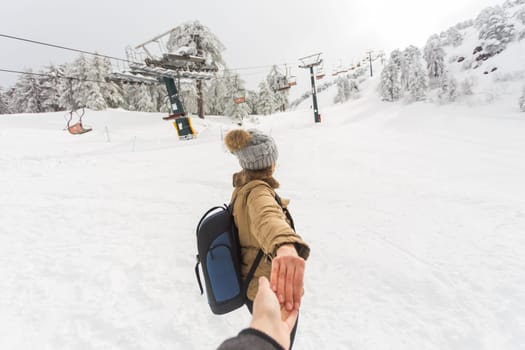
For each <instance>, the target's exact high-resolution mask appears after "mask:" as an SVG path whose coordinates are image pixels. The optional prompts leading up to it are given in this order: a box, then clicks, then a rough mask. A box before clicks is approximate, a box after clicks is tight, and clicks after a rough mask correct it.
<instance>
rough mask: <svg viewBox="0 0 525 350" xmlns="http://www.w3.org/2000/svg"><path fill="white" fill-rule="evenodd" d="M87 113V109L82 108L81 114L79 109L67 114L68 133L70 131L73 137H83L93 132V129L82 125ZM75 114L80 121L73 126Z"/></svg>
mask: <svg viewBox="0 0 525 350" xmlns="http://www.w3.org/2000/svg"><path fill="white" fill-rule="evenodd" d="M85 112H86V109H85V107H82V112H81V113H80V114H79V113H78V109H72V110H71V111H70V112H68V113H67V114H66V116H67V115H68V114H69V117H68V120H67V131H69V133H70V134H72V135H82V134H85V133H86V132H90V131H92V130H93V128H91V127H87V126H84V125H83V124H82V118H83V117H84V113H85ZM73 114H75V115H76V116H77V117H78V121H77V122H76V123H75V124H71V121H72V120H73Z"/></svg>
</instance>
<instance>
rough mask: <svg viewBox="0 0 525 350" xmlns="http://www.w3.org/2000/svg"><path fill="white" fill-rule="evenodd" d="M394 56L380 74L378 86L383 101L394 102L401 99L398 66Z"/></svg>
mask: <svg viewBox="0 0 525 350" xmlns="http://www.w3.org/2000/svg"><path fill="white" fill-rule="evenodd" d="M395 57H396V56H391V57H390V61H389V62H388V63H387V65H386V66H385V67H384V68H383V71H382V72H381V84H380V85H379V89H380V93H381V98H382V99H383V101H388V102H394V101H397V100H399V98H400V97H401V80H400V73H399V66H398V65H397V63H396V61H395Z"/></svg>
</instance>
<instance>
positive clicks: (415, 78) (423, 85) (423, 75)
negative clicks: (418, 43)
mask: <svg viewBox="0 0 525 350" xmlns="http://www.w3.org/2000/svg"><path fill="white" fill-rule="evenodd" d="M427 90H428V73H427V71H426V69H425V68H424V67H423V65H422V64H421V63H420V64H416V65H414V67H413V68H412V70H411V72H410V79H409V85H408V92H409V94H410V98H411V99H412V100H413V101H423V100H424V99H425V98H426V95H427Z"/></svg>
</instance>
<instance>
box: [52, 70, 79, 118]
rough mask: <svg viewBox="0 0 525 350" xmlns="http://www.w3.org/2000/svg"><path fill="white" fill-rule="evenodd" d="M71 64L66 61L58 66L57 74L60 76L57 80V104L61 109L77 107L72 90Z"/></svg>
mask: <svg viewBox="0 0 525 350" xmlns="http://www.w3.org/2000/svg"><path fill="white" fill-rule="evenodd" d="M72 66H73V65H72V64H70V63H66V64H63V65H61V66H59V67H58V69H57V74H58V75H59V76H61V77H62V78H61V79H59V80H58V86H57V92H58V105H59V106H60V109H62V110H72V109H75V108H78V107H79V106H77V103H76V98H75V93H74V91H73V81H74V80H75V79H73V78H72V74H73V73H72V70H73V69H72Z"/></svg>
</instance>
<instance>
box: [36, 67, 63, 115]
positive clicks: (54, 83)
mask: <svg viewBox="0 0 525 350" xmlns="http://www.w3.org/2000/svg"><path fill="white" fill-rule="evenodd" d="M42 73H43V74H45V75H42V76H39V77H38V79H39V82H40V85H41V86H42V108H43V110H44V111H46V112H56V111H59V110H61V106H60V95H59V86H60V84H61V80H62V79H61V78H60V76H61V71H60V69H59V68H58V67H56V66H54V65H50V66H49V67H47V68H46V71H45V72H42Z"/></svg>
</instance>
